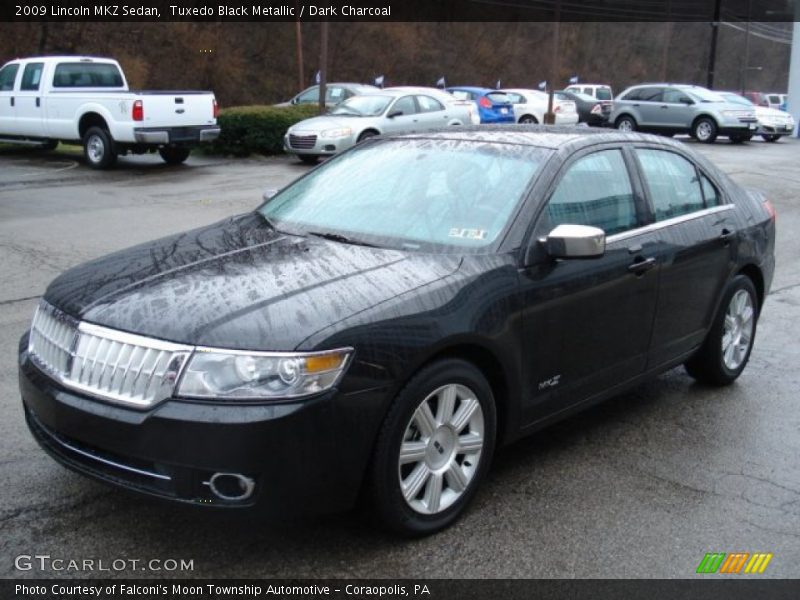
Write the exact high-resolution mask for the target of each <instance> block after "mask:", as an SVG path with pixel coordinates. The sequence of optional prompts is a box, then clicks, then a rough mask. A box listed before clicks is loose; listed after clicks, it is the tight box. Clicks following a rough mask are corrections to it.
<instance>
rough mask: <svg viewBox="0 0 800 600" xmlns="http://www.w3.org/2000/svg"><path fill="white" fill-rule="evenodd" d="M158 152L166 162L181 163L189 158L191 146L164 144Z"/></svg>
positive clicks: (170, 163) (171, 163)
mask: <svg viewBox="0 0 800 600" xmlns="http://www.w3.org/2000/svg"><path fill="white" fill-rule="evenodd" d="M158 153H159V154H160V155H161V158H162V159H164V162H165V163H167V164H168V165H179V164H181V163H183V162H186V159H187V158H189V153H190V150H189V148H181V147H180V146H164V147H163V148H159V149H158Z"/></svg>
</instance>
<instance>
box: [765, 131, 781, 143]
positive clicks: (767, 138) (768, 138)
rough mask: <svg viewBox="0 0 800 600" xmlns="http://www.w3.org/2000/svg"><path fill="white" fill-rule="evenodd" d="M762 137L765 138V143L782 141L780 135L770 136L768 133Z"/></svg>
mask: <svg viewBox="0 0 800 600" xmlns="http://www.w3.org/2000/svg"><path fill="white" fill-rule="evenodd" d="M761 137H762V138H764V141H765V142H777V141H778V140H779V139H781V136H779V135H769V134H766V133H764V134H761Z"/></svg>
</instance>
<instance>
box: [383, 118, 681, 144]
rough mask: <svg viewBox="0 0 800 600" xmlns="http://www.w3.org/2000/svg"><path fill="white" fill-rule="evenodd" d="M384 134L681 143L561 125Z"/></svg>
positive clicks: (526, 141) (458, 138)
mask: <svg viewBox="0 0 800 600" xmlns="http://www.w3.org/2000/svg"><path fill="white" fill-rule="evenodd" d="M386 137H402V138H403V139H409V138H411V139H441V140H455V141H479V142H487V143H498V144H516V145H519V146H534V147H538V148H549V149H552V150H556V149H558V148H561V147H562V146H567V145H570V146H577V147H580V146H591V145H594V144H600V143H604V142H655V143H658V144H661V145H668V146H674V147H679V148H683V144H680V143H679V142H676V141H674V140H671V139H669V138H665V137H663V136H657V135H651V134H647V133H624V132H621V131H616V130H615V129H611V130H609V129H601V128H596V127H585V126H564V125H519V124H509V125H467V126H463V127H458V128H449V129H447V128H446V129H440V130H436V131H432V132H427V133H416V134H403V135H399V134H398V135H396V136H386Z"/></svg>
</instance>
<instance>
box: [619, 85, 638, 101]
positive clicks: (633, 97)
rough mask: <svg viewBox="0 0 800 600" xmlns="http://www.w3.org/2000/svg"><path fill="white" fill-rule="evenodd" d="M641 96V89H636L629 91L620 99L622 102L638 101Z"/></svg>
mask: <svg viewBox="0 0 800 600" xmlns="http://www.w3.org/2000/svg"><path fill="white" fill-rule="evenodd" d="M641 95H642V89H641V88H637V89H635V90H631V91H630V92H628V93H627V94H625V95H624V96H623V97H622V99H623V100H639V98H641Z"/></svg>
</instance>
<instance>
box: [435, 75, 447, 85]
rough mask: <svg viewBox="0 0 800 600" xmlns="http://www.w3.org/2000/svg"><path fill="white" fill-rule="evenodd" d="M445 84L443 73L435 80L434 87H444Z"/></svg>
mask: <svg viewBox="0 0 800 600" xmlns="http://www.w3.org/2000/svg"><path fill="white" fill-rule="evenodd" d="M446 85H447V84H446V83H445V81H444V75H442V76H441V77H440V78H439V81H437V82H436V87H445V86H446Z"/></svg>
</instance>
